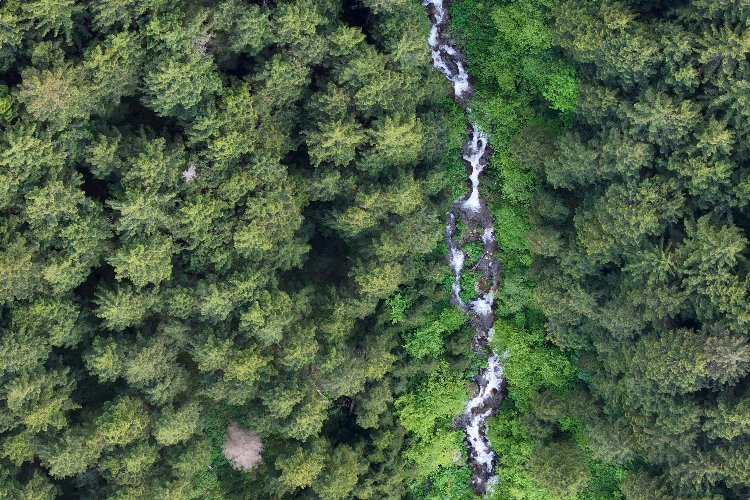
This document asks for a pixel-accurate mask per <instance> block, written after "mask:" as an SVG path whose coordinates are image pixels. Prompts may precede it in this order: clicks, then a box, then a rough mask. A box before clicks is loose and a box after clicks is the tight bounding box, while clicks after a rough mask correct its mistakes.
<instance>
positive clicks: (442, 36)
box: [423, 0, 505, 495]
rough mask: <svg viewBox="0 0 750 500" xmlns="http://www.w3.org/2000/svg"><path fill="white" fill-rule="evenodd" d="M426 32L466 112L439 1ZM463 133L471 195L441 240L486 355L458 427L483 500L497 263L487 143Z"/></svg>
mask: <svg viewBox="0 0 750 500" xmlns="http://www.w3.org/2000/svg"><path fill="white" fill-rule="evenodd" d="M423 5H425V6H426V7H427V9H428V13H429V16H430V20H431V22H432V28H431V31H430V36H429V41H428V43H429V46H430V51H431V53H432V60H433V65H434V66H435V68H437V69H438V70H439V71H440V72H441V73H442V74H443V75H445V77H446V78H448V80H449V81H450V82H451V83H452V85H453V92H454V97H455V100H456V102H457V103H458V104H459V105H460V106H461V107H462V108H464V110H466V111H467V112H469V111H470V109H469V107H468V102H469V100H470V98H471V95H472V92H473V89H472V87H471V84H470V82H469V75H468V73H467V71H466V65H465V56H464V54H463V53H461V52H460V51H459V50H458V49H457V48H456V46H455V44H454V43H453V42H452V40H451V38H450V35H449V33H448V30H449V23H448V12H447V6H446V2H445V1H444V0H424V1H423ZM469 128H470V130H469V134H470V137H469V139H468V140H467V141H466V143H465V144H464V146H463V160H464V162H465V163H466V166H467V172H469V181H470V187H471V190H470V191H469V192H468V194H467V195H465V196H463V197H461V198H460V199H458V200H457V201H456V202H455V203H454V205H453V208H452V210H451V212H450V213H449V214H448V220H447V224H446V228H445V241H446V244H447V245H448V260H449V261H450V265H451V269H452V271H453V274H454V277H455V279H454V282H453V286H452V290H453V291H452V296H451V303H452V304H453V305H454V306H456V307H459V308H461V309H462V310H464V311H465V312H466V313H467V315H468V316H469V318H470V321H471V326H472V328H473V330H474V332H475V335H474V338H473V339H472V349H473V351H474V352H475V354H476V355H477V356H479V357H481V358H484V357H485V356H487V353H488V352H489V356H488V360H487V367H486V368H480V369H479V371H478V373H477V374H476V375H475V376H474V382H475V383H476V385H477V390H476V393H475V396H474V397H473V398H471V399H470V400H469V402H468V403H467V405H466V408H465V410H464V413H463V415H462V416H461V417H460V418H459V419H458V425H459V426H460V427H461V428H463V429H464V430H465V432H466V438H465V442H466V445H467V447H468V456H469V465H470V466H471V468H472V488H473V489H474V491H475V492H476V493H477V494H479V495H483V494H485V493H486V492H487V490H488V489H489V488H490V487H491V486H492V484H493V483H495V482H496V481H497V475H496V473H495V468H496V462H497V457H496V455H495V452H494V451H493V450H492V446H491V444H490V442H489V439H488V438H487V419H488V418H490V417H492V416H494V415H495V414H496V413H497V410H498V407H499V406H500V403H501V401H502V399H503V394H504V389H505V387H504V386H505V384H504V380H503V367H502V362H501V361H502V360H501V355H498V354H497V353H495V352H493V351H492V349H491V347H490V339H491V337H492V334H493V332H494V330H493V324H494V322H495V315H494V312H493V305H494V297H495V294H496V292H497V290H498V287H499V284H500V271H501V263H500V261H499V260H498V259H497V258H496V257H495V255H496V254H497V251H498V244H497V240H496V239H495V235H494V228H493V226H492V223H493V221H492V215H491V213H490V211H489V209H488V207H487V203H486V202H485V201H484V200H483V199H482V197H481V193H480V189H479V188H480V176H481V174H482V172H484V170H485V168H486V167H487V164H488V160H489V156H490V151H489V149H488V138H487V136H486V135H485V134H484V133H483V132H482V131H481V130H480V129H479V127H478V126H477V125H476V124H472V125H471V126H470V127H469ZM480 242H481V245H482V247H483V254H482V256H481V257H479V259H478V260H476V261H474V262H472V261H470V260H469V256H468V254H467V252H466V251H464V248H465V246H466V245H468V244H470V243H480ZM464 269H467V270H470V271H472V272H475V273H478V274H479V279H478V280H477V282H476V284H475V290H474V292H475V293H476V294H477V298H475V299H473V300H471V301H469V302H468V303H467V302H466V301H464V300H463V299H462V298H461V296H460V292H461V273H462V271H464Z"/></svg>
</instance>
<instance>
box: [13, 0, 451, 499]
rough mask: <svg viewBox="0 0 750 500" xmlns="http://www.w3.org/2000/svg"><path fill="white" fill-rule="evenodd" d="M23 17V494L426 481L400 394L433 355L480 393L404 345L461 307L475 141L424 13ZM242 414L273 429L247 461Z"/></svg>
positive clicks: (312, 488)
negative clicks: (449, 241) (450, 304)
mask: <svg viewBox="0 0 750 500" xmlns="http://www.w3.org/2000/svg"><path fill="white" fill-rule="evenodd" d="M0 20H1V21H0V26H2V30H0V33H1V34H0V72H1V73H0V79H1V80H2V82H3V83H2V85H0V110H1V111H2V113H1V117H0V120H1V123H0V127H1V129H2V131H1V136H2V137H1V139H0V141H1V142H0V158H1V159H0V186H1V193H2V194H1V195H0V227H1V228H2V229H1V230H0V302H2V309H1V315H0V318H1V319H0V335H1V337H0V338H1V341H0V405H2V409H1V410H0V433H1V434H0V435H1V437H0V456H1V458H0V460H2V466H0V496H2V497H4V498H5V497H7V498H21V497H23V498H34V499H41V498H52V497H54V496H62V497H66V498H72V497H81V498H104V497H107V498H190V497H193V498H224V497H229V496H234V495H238V496H240V497H246V496H247V494H248V493H247V492H250V491H253V492H257V495H258V496H261V497H281V496H289V495H293V494H295V492H300V491H302V490H304V491H306V492H307V494H315V495H317V496H319V497H321V498H344V497H347V496H350V495H353V494H355V493H354V492H355V490H356V495H357V496H358V497H359V498H384V497H388V496H391V497H400V496H403V495H404V494H405V491H406V487H407V485H408V482H409V480H410V478H412V477H416V476H415V473H414V472H413V469H414V467H413V465H409V466H407V464H406V459H405V458H404V457H402V455H401V451H402V448H403V446H404V438H405V435H406V430H405V428H404V427H403V426H402V425H400V424H399V423H398V421H397V420H396V417H395V416H394V413H393V401H394V398H395V397H397V396H398V395H399V394H402V393H405V391H407V389H408V387H407V386H409V384H411V383H412V380H414V381H416V380H417V379H420V378H424V376H425V375H424V374H425V373H431V374H432V375H431V376H430V379H429V381H425V382H424V383H425V384H428V383H429V384H436V383H437V381H438V380H439V379H440V377H443V378H444V380H445V381H451V383H452V384H453V385H448V386H444V387H445V390H446V394H445V398H447V399H445V401H443V402H442V403H440V404H443V405H446V404H447V405H448V408H447V410H445V411H446V412H447V414H448V415H451V414H452V413H453V408H454V407H455V405H456V404H458V405H459V406H460V404H461V402H462V401H463V399H465V398H466V393H465V391H464V389H463V382H462V381H461V380H460V379H457V378H456V377H454V376H452V375H451V374H450V372H449V371H448V368H447V367H444V366H443V365H442V364H440V363H438V364H437V365H439V366H438V367H437V368H436V367H435V365H434V364H429V366H428V364H425V365H424V366H422V365H420V364H414V365H412V366H406V365H404V364H403V362H402V359H403V354H402V353H403V351H402V350H401V348H400V344H401V339H400V337H399V335H398V333H399V332H402V331H406V330H413V329H414V328H415V326H417V325H423V324H426V323H427V321H428V319H426V318H428V317H429V316H430V315H431V314H433V313H432V309H433V307H434V304H435V303H440V302H441V301H443V300H445V296H444V294H443V290H444V288H443V284H442V279H443V275H442V273H443V269H442V261H441V258H442V254H441V249H440V248H439V243H440V241H441V231H442V229H441V219H442V214H443V212H444V207H445V203H446V202H447V201H448V200H449V199H450V194H451V193H450V189H449V188H448V184H447V182H448V176H447V175H446V171H447V170H448V168H447V167H446V165H445V163H444V161H443V158H444V157H445V158H447V157H448V156H452V155H448V154H447V152H448V150H453V151H454V152H456V153H457V152H458V146H459V140H460V139H459V136H460V134H461V133H462V132H463V130H462V128H461V127H462V124H461V121H460V115H458V118H459V120H456V114H455V112H454V110H453V104H452V102H451V101H450V97H449V95H450V94H449V92H448V88H447V85H446V84H445V83H444V82H443V80H442V78H441V77H440V76H439V75H438V74H436V73H434V72H433V71H432V69H431V65H430V59H429V53H428V50H427V48H426V43H425V40H426V39H427V31H428V23H427V18H426V16H425V12H424V9H423V8H422V7H421V5H419V4H418V3H416V2H411V1H401V2H390V1H389V2H381V1H373V0H365V1H363V2H361V3H359V2H339V1H334V0H330V1H329V0H324V1H319V0H315V1H313V0H298V1H286V2H246V1H241V0H228V1H222V2H201V1H188V0H185V1H182V0H129V1H126V2H122V1H110V0H95V1H86V2H78V1H73V0H65V1H56V0H55V1H50V0H39V1H32V2H20V1H10V2H3V3H2V6H1V7H0ZM405 26H409V27H411V28H410V29H404V27H405ZM441 207H443V208H441ZM398 290H401V292H399V293H397V291H398ZM386 299H390V300H389V301H388V302H386ZM407 307H409V308H411V312H410V313H409V315H408V318H407V317H405V315H404V311H405V309H406V308H407ZM430 321H443V323H444V322H447V325H448V327H450V328H452V330H450V331H454V330H456V329H457V328H458V327H460V325H461V323H462V321H461V320H460V319H459V320H458V322H457V321H456V319H455V318H452V317H451V318H442V317H440V318H439V317H437V316H436V317H435V318H434V320H430ZM443 323H441V322H438V323H437V324H438V325H439V326H438V328H443V326H442V325H443ZM443 331H444V332H445V333H448V332H449V330H445V328H443ZM436 370H437V371H436ZM438 374H443V375H438ZM416 397H419V396H418V395H417V394H416V393H415V395H414V396H412V398H416ZM451 398H453V399H451ZM452 401H455V403H451V402H452ZM412 406H413V405H412ZM399 408H401V411H402V414H403V415H404V419H405V421H408V417H407V416H406V415H407V414H408V412H409V408H410V403H409V400H408V398H407V399H405V400H404V401H403V402H402V403H401V404H400V406H399ZM446 418H448V417H446ZM230 422H236V425H237V426H239V427H238V428H239V429H249V430H250V431H251V432H252V433H253V436H256V437H255V438H253V437H245V438H242V439H248V440H250V441H252V440H253V439H258V438H259V439H260V440H262V449H263V460H262V464H260V465H257V466H256V467H255V468H254V469H253V470H252V472H250V473H246V472H241V471H234V470H232V469H230V467H229V466H228V462H227V460H226V459H225V458H224V457H223V456H222V450H221V447H222V443H223V440H224V433H225V430H226V428H227V425H228V424H229V423H230ZM238 439H239V438H238ZM446 439H448V440H449V442H450V443H451V444H452V448H451V450H449V452H450V454H451V456H452V454H453V453H454V452H455V451H456V450H458V449H459V444H458V441H457V437H456V436H455V435H453V434H451V435H449V436H448V437H447V438H446ZM443 455H445V452H444V453H443Z"/></svg>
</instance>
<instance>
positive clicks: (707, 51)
mask: <svg viewBox="0 0 750 500" xmlns="http://www.w3.org/2000/svg"><path fill="white" fill-rule="evenodd" d="M560 12H561V14H560V15H559V16H557V19H556V31H557V41H558V43H559V46H560V47H561V48H562V49H563V50H564V53H565V54H566V55H567V56H569V57H570V58H571V59H572V61H573V62H574V63H575V64H576V66H577V67H578V76H579V80H580V81H581V86H580V98H579V100H578V105H577V110H576V115H577V119H576V123H575V126H574V127H573V128H572V129H571V130H570V131H569V132H568V133H566V134H564V135H563V136H561V137H560V138H559V139H557V140H556V141H555V142H554V144H553V145H552V147H548V146H545V144H546V143H544V142H539V147H540V148H542V147H545V148H547V149H546V151H547V152H546V154H545V156H546V158H545V159H543V160H541V161H539V163H538V166H539V168H540V172H542V175H543V178H544V189H543V190H542V192H541V193H540V197H539V198H538V201H537V203H536V210H535V211H536V220H537V221H538V222H537V223H536V224H535V226H534V227H533V228H532V230H531V233H530V236H529V244H530V248H532V250H533V251H534V253H535V254H537V259H536V261H537V263H536V265H535V269H534V275H535V276H536V280H537V282H538V286H537V288H536V293H535V297H536V300H537V301H538V304H539V305H540V307H541V308H542V310H543V311H544V313H545V314H546V316H547V318H548V329H547V334H548V337H549V338H550V339H551V340H552V341H553V342H554V343H555V344H557V345H558V346H560V347H561V348H562V349H564V350H566V351H568V352H571V353H575V356H576V358H577V365H578V369H579V371H580V377H581V378H582V379H584V380H585V381H587V384H586V390H585V391H584V392H583V393H582V394H581V395H580V397H577V398H575V399H574V400H568V401H560V400H559V399H556V398H545V399H542V400H539V401H538V404H537V405H536V410H535V413H536V414H538V416H539V418H540V419H542V420H545V419H548V418H550V416H553V415H558V414H560V412H561V411H562V410H561V408H565V407H567V408H568V410H567V411H570V412H572V413H573V414H576V415H578V418H579V419H580V420H582V421H583V422H585V429H586V434H587V436H588V439H589V441H590V445H591V449H592V451H593V453H594V456H595V457H597V458H599V459H601V460H605V461H611V462H613V463H616V464H620V465H623V466H626V467H627V468H629V469H630V470H631V473H630V475H629V477H628V478H627V479H626V480H625V481H624V483H623V486H622V489H623V492H624V493H625V496H626V497H627V498H629V499H646V498H712V499H713V498H715V499H719V498H747V496H748V495H750V462H749V461H748V456H749V455H748V450H749V449H750V448H749V445H750V436H749V435H748V429H750V427H749V425H750V424H749V422H750V420H749V416H748V412H747V408H748V405H750V392H748V390H749V389H748V377H747V375H748V371H749V370H750V346H749V345H748V338H747V331H748V330H747V326H748V321H750V309H749V308H748V277H749V276H748V255H750V253H749V248H748V232H749V231H750V219H749V218H748V215H750V212H749V211H748V209H749V207H748V203H749V202H750V197H749V194H750V168H748V161H749V160H750V149H748V140H749V139H750V121H749V120H750V114H749V113H748V100H747V89H748V85H749V82H750V63H749V62H748V54H749V53H750V36H749V35H750V31H748V19H749V18H750V6H749V5H748V4H747V2H742V1H731V0H730V1H725V2H717V1H709V0H696V1H693V2H667V1H661V2H645V1H626V2H612V1H584V2H581V1H568V2H563V4H562V5H561V7H560Z"/></svg>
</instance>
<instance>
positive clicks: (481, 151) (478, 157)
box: [463, 125, 487, 212]
mask: <svg viewBox="0 0 750 500" xmlns="http://www.w3.org/2000/svg"><path fill="white" fill-rule="evenodd" d="M471 129H472V130H471V141H470V142H469V148H468V152H467V153H466V154H464V157H463V158H464V160H466V161H467V162H469V165H471V175H470V176H469V179H470V180H471V195H469V197H468V198H467V199H466V201H464V208H466V209H468V210H471V211H472V212H478V211H479V209H480V208H481V203H480V200H479V174H481V173H482V171H484V167H485V165H486V164H487V162H486V160H485V157H486V154H487V136H486V135H484V134H483V133H482V131H480V130H479V127H477V126H476V125H472V127H471Z"/></svg>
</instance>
